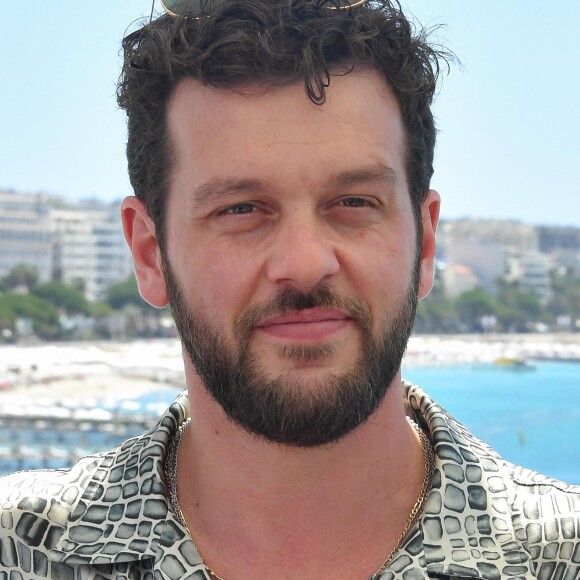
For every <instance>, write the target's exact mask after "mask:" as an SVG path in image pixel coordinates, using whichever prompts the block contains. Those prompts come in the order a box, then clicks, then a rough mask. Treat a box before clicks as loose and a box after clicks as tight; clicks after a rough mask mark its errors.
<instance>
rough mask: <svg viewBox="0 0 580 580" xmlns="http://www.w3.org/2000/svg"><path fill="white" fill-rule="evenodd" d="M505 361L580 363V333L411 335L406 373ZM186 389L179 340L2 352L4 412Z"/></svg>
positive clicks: (31, 347) (0, 394)
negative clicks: (409, 369) (413, 369)
mask: <svg viewBox="0 0 580 580" xmlns="http://www.w3.org/2000/svg"><path fill="white" fill-rule="evenodd" d="M500 358H509V359H516V360H532V361H533V360H557V361H571V362H580V334H517V335H516V334H508V335H499V334H488V335H414V336H412V337H411V339H410V341H409V345H408V348H407V352H406V354H405V357H404V360H403V367H406V366H431V365H454V364H488V363H494V362H495V361H497V360H498V359H500ZM184 386H185V378H184V373H183V361H182V358H181V347H180V344H179V340H178V339H156V340H139V341H132V342H107V341H101V342H78V343H47V344H36V345H3V346H0V412H2V410H5V409H8V408H13V407H14V406H15V405H16V406H20V405H22V404H23V403H26V404H27V405H31V404H33V405H43V404H49V405H54V404H63V403H66V404H67V406H75V405H81V406H83V407H85V408H86V407H88V406H90V405H91V404H93V405H97V404H99V403H100V402H101V401H104V400H107V401H109V402H110V403H112V402H114V401H121V400H126V399H131V398H135V397H138V396H142V395H144V394H148V393H151V392H155V391H159V390H160V389H174V390H177V389H180V388H183V387H184Z"/></svg>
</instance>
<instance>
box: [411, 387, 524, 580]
mask: <svg viewBox="0 0 580 580" xmlns="http://www.w3.org/2000/svg"><path fill="white" fill-rule="evenodd" d="M404 386H405V392H406V401H407V403H408V405H409V407H410V408H411V410H412V412H413V413H414V415H415V416H416V418H417V420H418V422H419V423H420V424H421V425H422V426H423V427H424V428H426V430H427V432H429V433H430V437H431V441H432V444H433V447H434V451H435V454H436V460H435V474H434V478H433V485H432V489H431V492H430V494H429V497H428V499H427V502H426V504H425V508H424V510H423V514H422V517H421V518H420V520H419V528H420V533H421V536H422V542H423V552H424V558H425V566H426V569H427V572H428V573H432V574H436V575H437V574H438V575H447V576H450V577H452V578H453V577H456V578H500V577H504V574H505V571H510V575H516V576H518V577H526V576H525V573H526V572H527V571H528V565H527V561H528V555H527V554H526V553H525V551H524V550H523V549H522V548H521V546H520V543H519V542H517V540H516V535H515V532H514V527H513V521H512V512H511V506H512V505H513V499H514V488H513V483H512V479H511V477H510V475H509V468H508V465H507V464H506V462H505V461H503V460H502V459H501V457H500V456H499V455H498V454H497V453H496V452H495V451H493V450H492V449H491V448H490V447H489V446H488V445H487V444H485V443H483V442H481V441H480V440H478V439H477V438H476V437H474V436H473V435H472V434H471V433H469V431H467V430H466V428H465V427H463V425H461V424H460V423H458V422H457V421H456V420H455V419H454V418H453V417H452V416H451V415H449V413H448V412H447V411H446V410H445V409H444V408H443V407H441V406H440V405H438V404H437V403H435V402H434V401H433V400H432V399H431V398H430V397H429V396H428V395H427V394H426V393H425V392H424V391H422V390H421V389H420V388H419V387H417V386H414V385H411V384H410V383H407V382H404Z"/></svg>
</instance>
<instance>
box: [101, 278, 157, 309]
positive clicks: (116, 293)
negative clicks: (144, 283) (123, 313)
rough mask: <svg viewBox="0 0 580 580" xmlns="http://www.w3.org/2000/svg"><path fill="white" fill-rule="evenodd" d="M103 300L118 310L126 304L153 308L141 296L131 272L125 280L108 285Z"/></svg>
mask: <svg viewBox="0 0 580 580" xmlns="http://www.w3.org/2000/svg"><path fill="white" fill-rule="evenodd" d="M105 302H106V303H107V304H108V305H109V306H111V307H112V308H114V309H115V310H120V309H121V308H124V307H125V306H127V305H133V306H138V307H139V308H145V309H148V310H149V309H151V310H154V309H153V307H152V306H150V305H149V304H147V302H145V300H143V298H141V294H139V288H138V286H137V280H136V279H135V275H134V274H131V275H130V276H129V277H128V278H127V279H126V280H123V281H122V282H117V283H116V284H113V285H112V286H110V287H109V289H108V290H107V295H106V298H105Z"/></svg>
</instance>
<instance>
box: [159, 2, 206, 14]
mask: <svg viewBox="0 0 580 580" xmlns="http://www.w3.org/2000/svg"><path fill="white" fill-rule="evenodd" d="M161 6H163V10H165V12H167V13H168V14H171V15H172V16H201V0H161Z"/></svg>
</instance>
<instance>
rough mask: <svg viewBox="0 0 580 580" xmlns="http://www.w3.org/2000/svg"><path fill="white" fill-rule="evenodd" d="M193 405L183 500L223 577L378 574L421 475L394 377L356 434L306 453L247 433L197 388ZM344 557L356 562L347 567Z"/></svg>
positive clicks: (181, 474)
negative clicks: (337, 567) (283, 571)
mask: <svg viewBox="0 0 580 580" xmlns="http://www.w3.org/2000/svg"><path fill="white" fill-rule="evenodd" d="M189 397H190V407H191V417H192V421H191V425H190V427H189V428H188V430H187V431H186V432H185V435H184V438H183V441H182V446H181V451H180V454H179V469H178V486H179V502H180V504H181V508H182V510H183V512H184V516H185V518H186V520H187V523H188V526H189V529H190V530H191V533H192V535H193V537H194V539H195V542H196V545H197V547H198V549H199V551H200V553H201V554H202V555H203V557H204V560H205V561H206V562H207V563H208V565H210V566H211V567H212V568H214V569H216V571H217V572H218V573H219V574H220V575H222V576H224V577H225V578H226V579H227V578H232V577H235V578H236V579H241V578H244V575H243V573H240V570H242V571H246V570H247V571H248V576H247V577H248V578H255V577H257V576H258V575H262V574H264V573H267V571H268V570H270V571H271V570H272V569H274V568H279V567H280V566H281V565H284V564H285V563H287V564H288V570H289V572H288V577H294V578H295V577H301V578H311V577H312V578H320V577H321V576H323V575H327V573H328V571H329V570H331V569H332V563H333V562H336V561H337V559H340V560H341V562H344V566H345V570H346V569H349V570H350V573H349V574H345V577H350V578H352V577H361V578H362V577H365V576H369V575H371V574H373V573H374V572H375V571H376V570H377V569H378V568H379V567H380V566H381V564H382V563H383V561H384V560H385V558H386V557H387V555H388V552H389V551H390V548H391V547H393V546H394V545H395V544H396V542H397V539H398V537H399V535H400V533H401V530H402V529H403V528H404V526H405V523H406V522H407V520H408V517H409V513H410V511H411V508H412V506H413V504H414V503H415V501H416V499H417V497H418V496H419V494H420V490H421V485H422V479H423V475H424V465H423V457H422V451H421V446H420V443H419V440H418V438H417V435H416V434H415V433H414V432H413V430H412V429H411V428H410V427H409V425H408V422H407V420H406V417H405V410H404V404H403V394H402V385H401V381H400V377H398V376H397V378H396V380H395V381H393V384H392V385H391V386H390V388H389V391H388V392H387V395H386V397H385V400H384V401H383V403H382V404H381V406H380V407H379V409H378V410H377V411H376V412H375V414H374V415H373V416H372V417H371V418H370V419H369V420H368V421H366V422H365V423H364V424H363V425H361V426H359V427H358V428H357V429H356V430H355V431H354V432H353V433H351V434H349V435H347V436H346V437H344V438H343V439H341V440H340V441H339V442H337V443H335V444H332V445H328V446H324V447H318V448H309V449H297V448H292V447H287V446H284V445H279V444H273V443H268V442H266V441H264V440H262V439H259V438H256V437H253V436H251V435H249V434H247V433H246V432H245V431H243V430H242V429H240V428H239V427H238V426H236V425H234V424H232V423H231V421H229V420H228V418H227V417H226V416H225V414H224V413H223V411H222V410H221V408H220V407H219V406H218V405H217V404H216V403H215V402H214V401H213V399H211V398H210V397H209V395H208V394H207V393H206V391H205V390H204V389H203V387H202V386H201V385H200V384H199V383H198V382H196V381H195V380H193V381H191V382H190V385H189ZM346 531H348V534H347V533H345V532H346ZM226 547H227V549H226V550H224V548H226ZM344 554H350V555H351V558H352V561H350V562H345V558H344ZM341 565H342V564H341ZM291 568H292V571H290V569H291ZM325 573H326V574H325ZM282 577H283V576H280V578H282Z"/></svg>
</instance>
